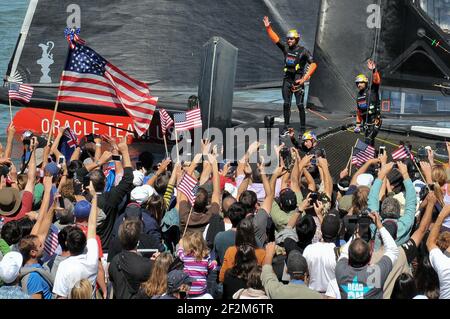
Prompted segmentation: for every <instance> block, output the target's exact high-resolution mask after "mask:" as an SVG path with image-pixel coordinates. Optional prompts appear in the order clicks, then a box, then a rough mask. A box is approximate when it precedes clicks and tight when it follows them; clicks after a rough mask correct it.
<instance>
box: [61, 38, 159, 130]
mask: <svg viewBox="0 0 450 319" xmlns="http://www.w3.org/2000/svg"><path fill="white" fill-rule="evenodd" d="M58 101H62V102H72V103H86V104H94V105H102V106H107V107H113V108H124V109H125V111H126V112H127V113H128V115H129V116H130V117H131V118H132V119H133V122H134V128H135V130H136V132H137V133H138V135H139V136H142V135H143V134H144V133H145V132H146V131H147V130H148V127H149V126H150V123H151V121H152V118H153V112H154V111H155V106H156V103H157V101H158V98H157V97H153V96H151V95H150V91H149V89H148V86H147V84H145V83H143V82H140V81H137V80H135V79H133V78H131V77H130V76H128V75H127V74H125V73H124V72H123V71H121V70H120V69H118V68H117V67H115V66H114V65H112V64H111V63H109V62H108V61H106V60H105V59H104V58H103V57H101V56H100V55H99V54H98V53H96V52H95V51H94V50H92V49H91V48H89V47H87V46H84V45H80V44H78V43H75V47H74V49H69V56H68V59H67V64H66V66H65V68H64V71H63V73H62V76H61V86H60V87H59V92H58Z"/></svg>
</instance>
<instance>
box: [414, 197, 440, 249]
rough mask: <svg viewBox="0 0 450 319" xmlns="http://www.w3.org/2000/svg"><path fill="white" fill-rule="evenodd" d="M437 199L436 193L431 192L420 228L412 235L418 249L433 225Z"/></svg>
mask: <svg viewBox="0 0 450 319" xmlns="http://www.w3.org/2000/svg"><path fill="white" fill-rule="evenodd" d="M436 202H437V199H436V195H435V194H434V192H430V193H429V194H428V196H427V207H426V208H425V213H424V214H423V216H422V220H421V221H420V224H419V227H418V228H417V229H416V231H415V232H414V233H413V234H412V235H411V239H412V240H413V241H414V243H415V244H416V247H419V245H420V243H421V242H422V239H423V237H424V236H425V234H426V232H427V231H428V228H429V227H430V224H431V219H432V217H433V208H434V205H435V204H436Z"/></svg>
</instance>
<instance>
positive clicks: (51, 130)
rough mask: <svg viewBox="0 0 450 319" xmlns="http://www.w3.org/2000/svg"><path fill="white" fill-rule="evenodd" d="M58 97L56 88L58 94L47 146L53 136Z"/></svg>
mask: <svg viewBox="0 0 450 319" xmlns="http://www.w3.org/2000/svg"><path fill="white" fill-rule="evenodd" d="M59 85H60V86H61V83H60V84H59ZM58 98H59V89H58V96H57V97H56V103H55V108H54V109H53V116H52V125H51V126H50V131H49V132H48V140H47V146H48V145H50V143H51V138H52V136H53V129H54V128H55V118H56V112H58V105H59V100H58Z"/></svg>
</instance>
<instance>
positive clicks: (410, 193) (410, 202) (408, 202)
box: [397, 162, 417, 244]
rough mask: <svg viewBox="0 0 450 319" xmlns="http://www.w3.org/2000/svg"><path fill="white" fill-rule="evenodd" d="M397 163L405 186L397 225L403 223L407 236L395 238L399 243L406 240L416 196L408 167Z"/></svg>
mask: <svg viewBox="0 0 450 319" xmlns="http://www.w3.org/2000/svg"><path fill="white" fill-rule="evenodd" d="M397 165H398V170H399V171H400V173H401V174H402V176H403V185H404V186H405V213H404V214H403V216H402V217H400V218H399V219H398V224H399V226H400V225H403V229H404V230H405V232H406V233H405V236H406V237H407V238H397V242H399V241H400V244H402V243H403V242H402V241H406V240H407V239H408V238H409V232H410V230H411V228H412V226H413V225H414V219H415V213H416V203H417V198H416V190H415V188H414V185H413V183H412V181H411V178H410V177H409V174H408V167H407V166H406V165H405V164H403V163H402V162H397ZM400 236H401V237H403V236H402V234H399V237H400ZM404 239H406V240H404Z"/></svg>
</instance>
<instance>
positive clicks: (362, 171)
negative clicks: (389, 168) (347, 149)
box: [350, 158, 380, 185]
mask: <svg viewBox="0 0 450 319" xmlns="http://www.w3.org/2000/svg"><path fill="white" fill-rule="evenodd" d="M378 163H380V159H379V158H373V159H370V160H368V161H367V162H365V163H364V165H363V166H361V167H360V168H359V169H358V170H357V171H356V173H355V175H353V177H352V181H351V182H350V184H351V185H356V181H357V180H358V177H359V176H360V175H362V174H365V173H366V172H367V170H368V169H369V167H370V166H371V165H375V164H378Z"/></svg>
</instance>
